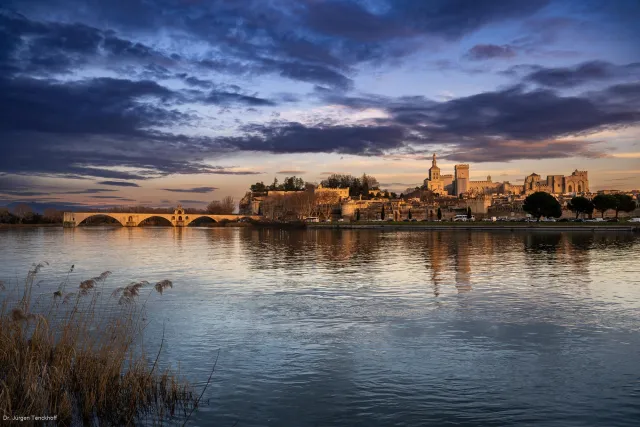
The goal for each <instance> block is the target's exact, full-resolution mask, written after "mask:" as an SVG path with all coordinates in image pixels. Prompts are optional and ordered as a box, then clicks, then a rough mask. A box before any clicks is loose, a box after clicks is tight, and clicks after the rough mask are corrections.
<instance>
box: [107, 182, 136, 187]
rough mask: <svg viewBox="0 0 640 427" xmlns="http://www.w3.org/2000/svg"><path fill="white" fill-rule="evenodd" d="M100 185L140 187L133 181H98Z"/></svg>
mask: <svg viewBox="0 0 640 427" xmlns="http://www.w3.org/2000/svg"><path fill="white" fill-rule="evenodd" d="M98 184H100V185H113V186H115V187H140V186H139V185H138V184H136V183H135V182H128V181H100V182H98Z"/></svg>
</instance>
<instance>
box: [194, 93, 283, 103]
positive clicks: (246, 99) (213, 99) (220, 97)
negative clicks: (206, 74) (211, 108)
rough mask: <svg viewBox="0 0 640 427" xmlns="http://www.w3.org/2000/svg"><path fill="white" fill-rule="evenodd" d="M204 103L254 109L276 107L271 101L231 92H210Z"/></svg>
mask: <svg viewBox="0 0 640 427" xmlns="http://www.w3.org/2000/svg"><path fill="white" fill-rule="evenodd" d="M204 101H205V102H206V103H210V104H215V105H233V104H241V105H249V106H254V107H263V106H275V105H276V103H275V102H273V101H270V100H268V99H264V98H259V97H256V96H250V95H242V94H239V93H232V92H220V91H215V90H213V91H211V92H210V93H209V95H208V96H207V97H206V98H205V100H204Z"/></svg>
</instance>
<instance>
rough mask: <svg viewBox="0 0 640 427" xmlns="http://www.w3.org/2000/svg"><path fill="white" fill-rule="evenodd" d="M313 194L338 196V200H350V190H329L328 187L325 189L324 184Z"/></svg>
mask: <svg viewBox="0 0 640 427" xmlns="http://www.w3.org/2000/svg"><path fill="white" fill-rule="evenodd" d="M313 193H314V194H315V195H318V196H325V195H332V196H333V195H335V196H337V198H338V200H343V199H347V198H349V189H348V188H327V187H323V186H322V184H320V185H318V186H317V187H316V188H315V189H314V190H313Z"/></svg>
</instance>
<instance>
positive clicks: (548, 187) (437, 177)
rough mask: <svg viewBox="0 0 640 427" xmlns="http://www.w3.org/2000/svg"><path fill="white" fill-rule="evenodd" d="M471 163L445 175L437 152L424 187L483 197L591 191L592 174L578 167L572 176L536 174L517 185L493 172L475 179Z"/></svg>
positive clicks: (457, 194) (441, 193)
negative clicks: (471, 171)
mask: <svg viewBox="0 0 640 427" xmlns="http://www.w3.org/2000/svg"><path fill="white" fill-rule="evenodd" d="M470 169H471V168H470V166H469V165H468V164H458V165H455V166H454V174H453V175H442V174H441V171H440V168H439V167H438V165H437V161H436V155H435V154H434V155H433V158H432V161H431V168H430V169H429V176H428V178H426V179H425V180H424V185H423V188H425V189H427V190H431V191H433V192H434V193H436V194H438V195H450V196H456V197H458V196H460V195H461V194H464V195H468V196H479V195H483V194H516V195H520V194H524V195H527V194H530V193H534V192H536V191H544V192H547V193H551V194H581V193H589V192H590V190H589V174H588V172H587V171H579V170H577V169H576V170H575V171H573V172H572V173H571V175H568V176H565V175H547V178H546V180H543V179H542V177H541V176H540V175H538V174H536V173H532V174H531V175H529V176H527V177H525V179H524V184H522V185H514V184H511V183H510V182H508V181H503V182H495V181H493V180H492V178H491V175H489V176H487V179H486V180H484V181H472V180H471V178H470V176H471V174H470Z"/></svg>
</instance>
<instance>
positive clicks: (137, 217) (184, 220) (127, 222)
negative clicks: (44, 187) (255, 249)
mask: <svg viewBox="0 0 640 427" xmlns="http://www.w3.org/2000/svg"><path fill="white" fill-rule="evenodd" d="M95 216H108V217H110V218H113V219H115V220H116V221H118V222H119V223H120V224H122V225H123V226H124V227H138V226H139V225H140V223H141V222H142V221H144V220H145V219H149V218H164V219H166V220H167V221H169V222H170V223H171V225H172V226H173V227H186V226H188V225H189V224H191V223H192V222H193V221H195V220H197V219H198V218H210V219H212V220H213V221H215V222H219V221H223V220H227V221H238V220H241V219H251V220H256V221H259V220H261V219H262V218H263V217H262V216H260V215H208V214H190V213H185V211H184V209H182V207H181V206H178V208H177V209H176V210H174V211H173V213H171V214H163V213H120V212H65V213H64V220H63V221H64V222H63V224H64V226H65V227H77V226H78V225H80V224H81V223H82V222H83V221H84V220H86V219H87V218H91V217H95Z"/></svg>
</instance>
